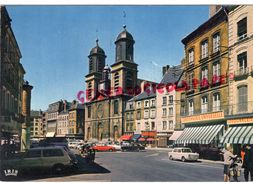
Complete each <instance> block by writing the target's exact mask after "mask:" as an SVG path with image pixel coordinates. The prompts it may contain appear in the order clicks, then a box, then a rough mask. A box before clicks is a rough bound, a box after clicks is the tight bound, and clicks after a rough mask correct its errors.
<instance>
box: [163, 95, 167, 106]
mask: <svg viewBox="0 0 253 183" xmlns="http://www.w3.org/2000/svg"><path fill="white" fill-rule="evenodd" d="M163 105H167V97H163Z"/></svg>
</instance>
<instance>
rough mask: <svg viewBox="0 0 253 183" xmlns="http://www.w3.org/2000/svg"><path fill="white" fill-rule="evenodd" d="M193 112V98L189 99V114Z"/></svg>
mask: <svg viewBox="0 0 253 183" xmlns="http://www.w3.org/2000/svg"><path fill="white" fill-rule="evenodd" d="M193 113H194V106H193V100H189V115H193Z"/></svg>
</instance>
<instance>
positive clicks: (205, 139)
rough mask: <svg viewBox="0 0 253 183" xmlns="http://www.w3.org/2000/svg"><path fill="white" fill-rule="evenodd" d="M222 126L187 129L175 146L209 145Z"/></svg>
mask: <svg viewBox="0 0 253 183" xmlns="http://www.w3.org/2000/svg"><path fill="white" fill-rule="evenodd" d="M222 127H223V125H209V126H199V127H187V128H185V129H184V131H183V133H182V135H181V136H180V137H179V138H178V139H177V140H176V141H175V144H210V143H211V141H212V140H213V139H214V138H215V136H216V135H217V134H218V133H219V132H220V131H221V130H222Z"/></svg>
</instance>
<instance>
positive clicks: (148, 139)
mask: <svg viewBox="0 0 253 183" xmlns="http://www.w3.org/2000/svg"><path fill="white" fill-rule="evenodd" d="M147 141H148V142H151V141H155V139H154V138H147Z"/></svg>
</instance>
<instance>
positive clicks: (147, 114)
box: [144, 110, 149, 118]
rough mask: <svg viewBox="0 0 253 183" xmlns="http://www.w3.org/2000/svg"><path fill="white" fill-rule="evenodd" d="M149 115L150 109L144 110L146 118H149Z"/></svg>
mask: <svg viewBox="0 0 253 183" xmlns="http://www.w3.org/2000/svg"><path fill="white" fill-rule="evenodd" d="M148 117H149V111H148V110H146V111H144V118H148Z"/></svg>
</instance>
